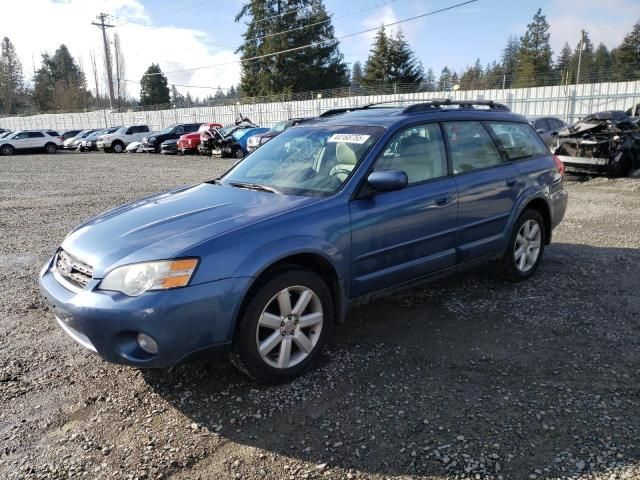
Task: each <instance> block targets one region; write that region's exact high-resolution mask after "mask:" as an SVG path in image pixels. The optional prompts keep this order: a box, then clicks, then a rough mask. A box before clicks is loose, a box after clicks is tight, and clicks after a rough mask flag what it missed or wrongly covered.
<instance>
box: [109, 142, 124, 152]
mask: <svg viewBox="0 0 640 480" xmlns="http://www.w3.org/2000/svg"><path fill="white" fill-rule="evenodd" d="M111 150H112V151H113V153H122V152H124V144H123V143H122V142H113V143H112V144H111Z"/></svg>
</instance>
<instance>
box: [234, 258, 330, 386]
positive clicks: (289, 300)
mask: <svg viewBox="0 0 640 480" xmlns="http://www.w3.org/2000/svg"><path fill="white" fill-rule="evenodd" d="M246 302H247V303H246V304H245V305H244V307H243V309H242V311H241V313H240V317H239V319H238V325H237V327H236V335H235V339H234V343H233V349H232V353H231V362H232V363H233V364H234V365H235V366H236V367H237V368H238V369H239V370H240V371H242V372H243V373H245V374H247V375H249V376H250V377H252V378H253V379H255V380H256V381H258V382H260V383H268V384H276V383H283V382H287V381H290V380H292V379H294V378H296V377H297V376H299V375H301V374H303V373H304V372H306V371H307V370H308V369H310V368H311V366H312V365H313V364H314V363H315V362H316V361H317V360H318V357H319V356H320V353H321V351H322V348H323V347H324V344H325V343H326V341H327V339H328V337H329V335H330V331H331V328H332V326H333V322H334V312H333V302H332V297H331V292H330V290H329V288H328V287H327V285H326V284H325V282H324V281H323V280H322V279H321V278H320V277H319V276H318V275H316V274H315V273H313V272H311V271H309V270H304V269H301V268H297V267H292V269H289V270H280V271H278V272H274V273H273V274H271V275H269V276H268V277H266V278H265V279H264V280H263V281H260V283H259V284H258V286H257V287H255V288H253V289H252V291H251V292H250V293H249V294H248V295H247V298H246Z"/></svg>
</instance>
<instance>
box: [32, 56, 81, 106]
mask: <svg viewBox="0 0 640 480" xmlns="http://www.w3.org/2000/svg"><path fill="white" fill-rule="evenodd" d="M90 99H91V94H90V93H89V91H88V90H87V82H86V79H85V76H84V73H83V72H82V70H81V69H80V67H79V66H78V64H77V63H76V61H75V60H74V58H73V57H72V56H71V53H69V49H68V48H67V47H66V46H65V45H60V47H59V48H58V49H57V50H56V51H55V53H54V54H53V56H52V57H51V56H49V55H48V54H46V53H44V54H43V55H42V65H41V67H40V68H39V69H38V70H37V71H36V74H35V77H34V85H33V100H34V102H35V103H36V105H37V106H38V108H39V109H40V110H41V111H46V110H53V109H55V110H67V111H70V110H75V109H79V108H84V107H86V106H87V105H88V103H89V101H90Z"/></svg>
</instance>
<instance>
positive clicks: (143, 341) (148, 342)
mask: <svg viewBox="0 0 640 480" xmlns="http://www.w3.org/2000/svg"><path fill="white" fill-rule="evenodd" d="M138 345H140V348H141V349H142V350H144V351H145V352H147V353H150V354H151V355H155V354H156V353H158V344H157V343H156V341H155V340H154V339H153V338H151V337H150V336H149V335H146V334H144V333H138Z"/></svg>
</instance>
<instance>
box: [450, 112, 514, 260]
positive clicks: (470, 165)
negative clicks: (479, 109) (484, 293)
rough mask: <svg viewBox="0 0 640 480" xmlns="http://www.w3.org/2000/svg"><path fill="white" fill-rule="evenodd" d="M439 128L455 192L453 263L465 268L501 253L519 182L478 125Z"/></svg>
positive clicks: (462, 122) (484, 131) (455, 124)
mask: <svg viewBox="0 0 640 480" xmlns="http://www.w3.org/2000/svg"><path fill="white" fill-rule="evenodd" d="M443 127H444V131H445V138H446V140H447V143H448V145H449V152H450V155H451V166H452V168H453V174H454V178H455V182H456V185H457V188H458V232H457V236H456V250H457V257H458V258H457V260H458V263H464V262H467V261H470V260H473V259H477V258H481V257H483V256H485V255H488V254H491V253H493V252H497V251H500V250H501V249H502V248H503V246H504V243H503V242H504V239H505V236H506V235H508V232H507V231H506V229H507V226H508V223H509V216H510V215H511V212H512V210H513V207H514V204H515V202H516V200H517V198H518V196H519V195H520V192H521V190H522V182H521V179H520V173H519V172H518V170H517V169H516V168H515V167H514V166H513V165H512V164H511V163H509V162H508V161H507V160H506V159H505V158H504V156H503V155H502V154H501V153H500V151H499V150H498V148H497V146H496V144H495V142H494V139H493V138H492V136H491V135H490V133H489V131H488V130H487V129H486V127H485V126H484V125H483V124H482V123H481V122H478V121H457V122H445V123H443ZM500 135H505V136H508V135H509V132H501V133H499V134H498V135H497V136H498V137H499V136H500Z"/></svg>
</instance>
